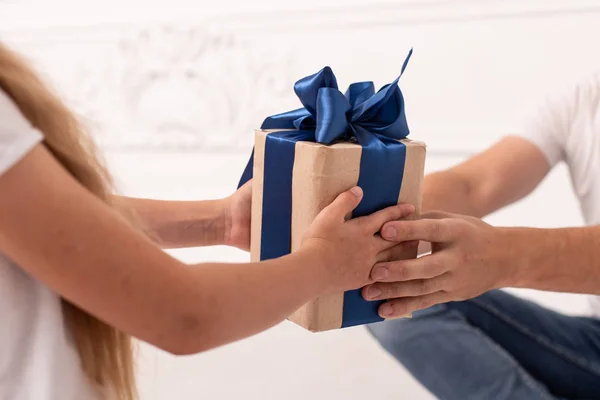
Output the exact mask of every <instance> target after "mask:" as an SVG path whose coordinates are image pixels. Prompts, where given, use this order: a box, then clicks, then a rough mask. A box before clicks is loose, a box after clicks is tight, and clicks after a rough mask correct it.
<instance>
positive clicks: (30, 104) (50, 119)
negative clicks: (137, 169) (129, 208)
mask: <svg viewBox="0 0 600 400" xmlns="http://www.w3.org/2000/svg"><path fill="white" fill-rule="evenodd" d="M0 89H2V90H3V91H4V92H5V93H6V94H7V95H8V96H9V97H11V99H12V100H13V101H14V102H15V104H16V105H17V107H18V108H19V109H20V110H21V112H22V113H23V115H24V116H25V118H27V119H28V120H29V121H30V122H31V123H32V124H33V126H35V127H36V128H37V129H39V130H40V131H41V132H43V134H44V137H45V138H44V145H45V146H46V148H47V149H48V150H49V151H50V152H51V153H52V154H53V155H54V157H55V158H56V159H57V160H58V161H59V162H60V163H61V164H62V165H63V166H64V167H65V168H66V169H67V170H68V171H69V173H70V174H71V175H72V176H73V177H75V179H77V181H78V182H79V183H80V184H82V185H83V186H85V187H86V188H87V189H88V190H89V191H90V192H92V193H93V194H94V195H96V196H97V197H98V198H100V199H101V200H103V201H104V202H105V203H106V204H108V205H111V206H114V205H113V204H112V201H111V198H112V188H113V186H112V181H111V178H110V175H109V173H108V172H107V170H106V169H105V168H104V166H103V165H102V163H101V162H100V160H99V158H98V156H97V155H96V151H95V147H94V145H93V142H92V140H91V138H90V137H89V135H87V134H86V132H85V131H84V129H83V128H82V126H81V125H80V123H79V121H78V120H77V118H76V117H75V116H74V115H73V113H72V112H71V111H69V109H68V108H67V107H66V106H65V105H64V104H63V102H62V101H61V100H60V99H59V98H58V97H57V96H56V95H55V94H53V93H52V91H51V90H50V89H49V88H48V86H47V85H45V84H44V82H42V80H41V79H40V78H39V77H38V76H37V74H36V73H35V72H34V71H33V70H32V69H31V68H30V67H29V66H28V65H27V63H26V62H25V61H24V60H23V59H21V58H20V57H18V56H17V55H16V54H15V53H14V52H12V51H10V50H9V49H8V48H7V47H5V46H4V45H2V43H0ZM62 303H63V311H64V317H65V323H66V326H67V328H68V329H69V331H70V333H71V335H72V337H73V340H74V342H75V345H76V347H77V350H78V352H79V356H80V359H81V366H82V368H83V371H84V372H85V374H86V376H87V377H88V378H89V379H90V381H91V382H92V384H94V385H95V386H96V387H97V388H98V389H100V390H101V391H102V393H104V394H105V396H106V397H108V398H111V399H112V398H114V399H118V400H133V399H135V398H136V390H135V375H134V361H133V358H134V356H133V347H132V340H131V338H130V337H129V336H128V335H127V334H125V333H123V332H121V331H119V330H117V329H116V328H114V327H112V326H110V325H107V324H106V323H104V322H102V321H100V320H99V319H97V318H95V317H93V316H92V315H90V314H88V313H86V312H85V311H83V310H81V309H80V308H78V307H76V306H75V305H73V304H71V303H69V302H68V301H66V300H64V299H63V301H62Z"/></svg>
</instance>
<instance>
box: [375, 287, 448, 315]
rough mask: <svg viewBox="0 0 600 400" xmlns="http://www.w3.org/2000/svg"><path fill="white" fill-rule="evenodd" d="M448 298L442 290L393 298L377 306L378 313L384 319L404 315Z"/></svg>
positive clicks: (443, 301)
mask: <svg viewBox="0 0 600 400" xmlns="http://www.w3.org/2000/svg"><path fill="white" fill-rule="evenodd" d="M450 300H451V298H450V295H449V294H448V293H446V292H442V291H440V292H435V293H430V294H426V295H424V296H417V297H404V298H401V299H394V300H390V301H387V302H385V303H383V304H382V305H381V306H379V315H380V316H381V318H385V319H392V318H400V317H405V316H408V315H410V314H411V313H413V312H414V311H417V310H422V309H425V308H429V307H431V306H433V305H436V304H441V303H447V302H449V301H450Z"/></svg>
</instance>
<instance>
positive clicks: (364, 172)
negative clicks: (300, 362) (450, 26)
mask: <svg viewBox="0 0 600 400" xmlns="http://www.w3.org/2000/svg"><path fill="white" fill-rule="evenodd" d="M411 54H412V50H411V53H409V55H408V57H407V58H406V60H405V62H404V65H403V67H402V72H401V73H400V76H402V73H403V72H404V69H405V68H406V64H407V63H408V60H409V59H410V55H411ZM400 76H399V77H398V78H396V80H394V81H393V82H392V83H391V84H389V85H386V86H384V87H382V88H381V89H380V90H379V91H378V92H377V93H375V90H374V85H373V83H372V82H359V83H354V84H352V85H350V87H349V88H348V90H347V91H346V93H345V94H342V93H341V92H340V91H339V90H338V86H337V81H336V78H335V75H334V74H333V72H332V71H331V69H330V68H328V67H325V68H324V69H322V70H321V71H319V72H318V73H316V74H314V75H311V76H308V77H306V78H303V79H300V80H299V81H298V82H296V84H295V85H294V90H295V92H296V94H297V96H298V98H299V99H300V101H301V103H302V105H303V108H300V109H298V110H294V111H290V112H286V113H283V114H278V115H274V116H271V117H268V118H267V119H266V120H265V121H264V123H263V125H262V127H261V129H260V130H257V131H256V132H255V146H254V151H253V153H252V156H251V158H250V161H249V163H248V166H247V167H246V170H245V171H244V174H243V176H242V179H241V181H240V185H242V184H244V183H245V182H246V181H248V180H249V179H253V183H252V190H253V193H252V207H253V208H252V227H251V257H252V260H253V261H258V260H268V259H273V258H277V257H281V256H284V255H286V254H289V253H290V252H293V251H295V250H296V249H298V248H299V247H300V244H301V241H302V237H303V235H304V232H305V231H306V230H307V229H308V227H309V226H310V224H311V223H312V221H313V220H314V218H315V217H316V216H317V214H318V213H319V212H320V211H321V210H322V209H323V208H325V207H326V206H327V205H329V204H330V203H331V202H332V201H333V200H334V199H335V198H336V196H337V195H339V194H340V193H342V192H344V191H346V190H348V189H350V188H352V187H353V186H356V185H358V186H360V187H361V188H362V189H363V192H364V196H363V199H362V201H361V203H360V204H359V206H358V207H357V208H356V209H355V210H354V212H353V214H352V217H358V216H363V215H368V214H371V213H373V212H375V211H378V210H380V209H383V208H385V207H388V206H391V205H394V204H397V203H411V204H413V205H414V206H415V207H416V209H417V213H416V215H418V211H419V209H420V206H421V185H422V182H423V172H424V164H425V144H423V143H422V142H417V141H412V140H409V139H407V136H408V134H409V129H408V125H407V122H406V115H405V110H404V98H403V96H402V92H401V91H400V88H399V87H398V80H399V79H400ZM416 255H417V254H416V249H415V250H408V253H406V254H403V255H402V256H403V258H414V257H416ZM380 304H381V302H378V301H376V302H370V301H366V300H364V299H363V297H362V295H361V291H360V290H351V291H347V292H344V293H337V294H332V295H327V296H322V297H319V298H317V299H314V300H312V301H311V302H309V303H308V304H306V305H304V306H303V307H302V308H300V309H299V310H297V311H296V312H295V313H294V314H293V315H291V316H290V317H289V319H290V320H291V321H293V322H295V323H297V324H298V325H300V326H302V327H304V328H306V329H308V330H310V331H313V332H319V331H326V330H331V329H338V328H344V327H349V326H355V325H362V324H368V323H374V322H378V321H383V319H382V318H381V317H380V316H379V314H378V312H377V310H378V307H379V305H380Z"/></svg>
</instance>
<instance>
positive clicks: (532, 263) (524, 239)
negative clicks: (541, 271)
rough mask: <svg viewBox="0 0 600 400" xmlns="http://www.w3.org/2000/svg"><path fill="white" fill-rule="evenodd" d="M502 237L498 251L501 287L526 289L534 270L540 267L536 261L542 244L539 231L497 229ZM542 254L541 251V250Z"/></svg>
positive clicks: (530, 229)
mask: <svg viewBox="0 0 600 400" xmlns="http://www.w3.org/2000/svg"><path fill="white" fill-rule="evenodd" d="M497 229H498V230H499V232H500V235H501V236H502V240H501V241H499V246H498V250H499V251H501V252H503V255H502V256H501V257H500V259H501V262H502V265H500V268H503V269H504V274H503V281H502V282H501V283H502V286H501V287H514V288H524V287H528V286H529V284H528V282H530V281H531V280H532V279H534V280H535V275H536V270H537V268H538V267H539V266H540V262H539V260H538V258H539V254H540V251H538V250H541V246H542V244H543V242H544V240H543V238H540V237H539V233H540V231H542V230H540V229H533V228H497ZM542 252H543V250H542Z"/></svg>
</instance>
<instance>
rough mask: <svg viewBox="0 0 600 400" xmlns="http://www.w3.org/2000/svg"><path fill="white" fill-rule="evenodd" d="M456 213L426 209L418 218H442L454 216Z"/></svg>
mask: <svg viewBox="0 0 600 400" xmlns="http://www.w3.org/2000/svg"><path fill="white" fill-rule="evenodd" d="M456 217H457V215H456V214H452V213H449V212H446V211H438V210H433V211H427V212H426V213H422V214H421V217H420V219H443V218H456Z"/></svg>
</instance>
